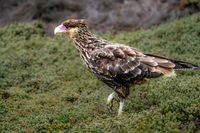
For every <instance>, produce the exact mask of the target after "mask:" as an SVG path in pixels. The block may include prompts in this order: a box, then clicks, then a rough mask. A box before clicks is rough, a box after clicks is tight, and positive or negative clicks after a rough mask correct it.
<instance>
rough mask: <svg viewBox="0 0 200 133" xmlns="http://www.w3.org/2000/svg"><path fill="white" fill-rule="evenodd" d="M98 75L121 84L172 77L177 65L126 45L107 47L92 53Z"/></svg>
mask: <svg viewBox="0 0 200 133" xmlns="http://www.w3.org/2000/svg"><path fill="white" fill-rule="evenodd" d="M91 59H92V61H93V65H94V66H95V70H96V72H97V73H98V74H100V75H102V76H105V77H107V78H114V79H115V80H119V81H120V82H125V81H132V80H137V79H143V78H155V77H159V76H162V75H168V76H169V75H171V74H172V73H173V68H174V67H175V65H174V64H173V63H172V62H170V61H169V60H167V59H162V58H158V57H153V56H147V55H145V54H143V53H142V52H140V51H139V50H137V49H133V48H131V47H128V46H124V45H107V46H106V47H105V48H102V49H98V50H96V51H94V52H93V53H92V56H91Z"/></svg>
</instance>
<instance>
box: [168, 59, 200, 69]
mask: <svg viewBox="0 0 200 133" xmlns="http://www.w3.org/2000/svg"><path fill="white" fill-rule="evenodd" d="M170 61H171V62H173V63H174V64H175V67H174V69H175V70H183V71H184V70H200V67H199V66H197V65H194V64H191V63H188V62H184V61H176V60H170Z"/></svg>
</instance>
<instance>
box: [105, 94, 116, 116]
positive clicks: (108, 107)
mask: <svg viewBox="0 0 200 133" xmlns="http://www.w3.org/2000/svg"><path fill="white" fill-rule="evenodd" d="M115 96H116V92H113V93H111V94H110V95H109V96H108V99H107V103H106V105H107V109H108V111H109V112H112V107H113V100H114V98H115Z"/></svg>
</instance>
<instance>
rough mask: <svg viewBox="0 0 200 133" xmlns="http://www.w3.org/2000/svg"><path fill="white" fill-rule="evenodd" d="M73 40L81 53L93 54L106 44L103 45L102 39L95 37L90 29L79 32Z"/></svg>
mask: <svg viewBox="0 0 200 133" xmlns="http://www.w3.org/2000/svg"><path fill="white" fill-rule="evenodd" d="M71 38H72V39H73V41H74V43H75V46H76V48H77V49H78V51H79V52H91V51H93V50H95V49H98V48H103V47H104V46H105V43H102V41H101V39H99V38H97V37H95V35H93V34H92V33H91V32H90V31H89V30H88V28H83V29H81V30H77V33H76V34H75V35H74V36H73V37H71Z"/></svg>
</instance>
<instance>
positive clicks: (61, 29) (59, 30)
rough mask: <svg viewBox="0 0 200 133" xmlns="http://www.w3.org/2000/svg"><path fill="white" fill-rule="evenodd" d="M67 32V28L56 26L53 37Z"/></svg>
mask: <svg viewBox="0 0 200 133" xmlns="http://www.w3.org/2000/svg"><path fill="white" fill-rule="evenodd" d="M66 32H67V28H66V27H65V26H64V25H63V24H61V25H59V26H57V27H56V28H55V29H54V35H56V34H58V33H66Z"/></svg>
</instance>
